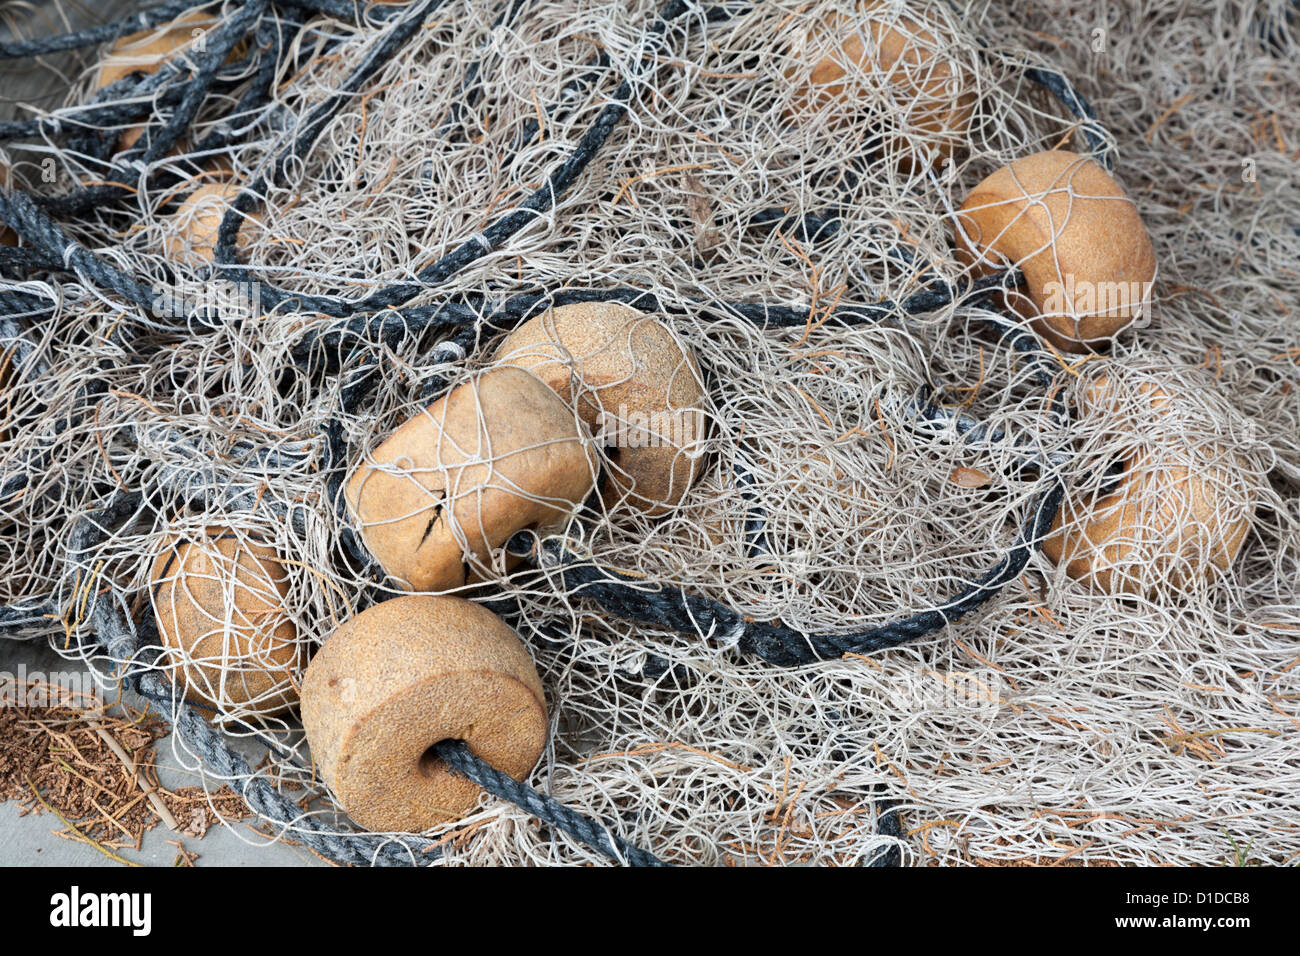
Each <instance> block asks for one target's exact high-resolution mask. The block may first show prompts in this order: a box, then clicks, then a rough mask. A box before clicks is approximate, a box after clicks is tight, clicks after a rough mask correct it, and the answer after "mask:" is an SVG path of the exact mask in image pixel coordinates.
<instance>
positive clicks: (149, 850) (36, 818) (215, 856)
mask: <svg viewBox="0 0 1300 956" xmlns="http://www.w3.org/2000/svg"><path fill="white" fill-rule="evenodd" d="M24 665H25V667H26V670H27V673H29V674H30V673H31V672H33V671H40V672H42V673H45V674H51V673H61V674H62V673H74V672H77V671H78V670H79V668H76V667H72V666H69V663H68V661H65V660H64V659H63V658H61V657H59V655H57V654H55V653H54V651H52V650H51V649H50V648H49V647H48V646H47V645H46V643H45V642H44V641H43V640H36V641H6V640H0V673H8V674H18V673H19V668H20V666H24ZM158 778H159V781H160V782H161V783H162V785H163V786H165V787H181V786H187V785H191V784H194V783H197V781H196V780H195V778H194V776H193V775H192V774H191V773H190V772H188V771H186V770H184V769H183V768H182V767H181V766H180V764H179V763H178V762H177V761H176V759H175V758H174V757H173V755H172V752H171V744H170V738H169V739H168V740H162V741H159V743H158ZM63 829H64V827H63V824H61V823H60V822H59V820H58V818H57V817H55V816H54V815H52V814H49V813H40V814H37V813H28V814H27V815H26V816H20V807H19V806H18V804H16V803H0V866H121V864H120V863H118V862H116V861H114V860H111V859H109V858H108V857H106V856H104V855H103V854H101V853H100V852H99V851H98V850H96V849H95V848H94V847H91V846H88V845H87V844H85V843H82V842H80V841H77V840H72V839H65V838H63V837H59V836H56V835H55V832H56V831H61V830H63ZM241 836H242V838H243V839H241ZM169 840H179V841H180V842H181V844H182V845H183V846H184V848H185V849H186V850H187V851H190V852H194V853H198V854H199V858H198V860H197V861H195V865H196V866H300V865H316V866H324V865H325V864H324V863H322V862H321V861H320V860H319V859H318V858H317V857H315V856H313V855H312V854H311V853H309V852H307V850H305V849H303V848H302V847H296V846H290V845H288V844H285V843H275V844H271V845H261V846H256V845H250V842H249V841H251V842H252V843H257V844H265V843H266V838H265V837H262V836H260V835H258V834H256V833H253V832H252V831H251V830H250V829H249V827H248V825H247V823H246V822H238V823H234V824H232V825H231V826H230V827H213V828H212V829H210V830H208V832H207V833H206V834H205V835H204V837H203V838H202V839H201V840H199V839H194V838H192V837H188V836H179V835H177V834H175V833H173V832H172V831H170V830H168V829H167V828H166V827H164V826H161V825H160V826H158V827H155V828H154V829H153V830H151V831H149V832H148V833H146V834H145V837H144V839H143V840H142V841H141V848H140V850H138V851H137V850H134V849H128V850H123V851H121V853H120V855H121V856H122V857H124V858H125V859H128V860H132V861H134V862H137V863H141V864H143V865H145V866H171V865H172V861H173V860H174V859H175V858H176V853H177V848H176V847H175V846H172V845H171V844H169V843H168V842H167V841H169Z"/></svg>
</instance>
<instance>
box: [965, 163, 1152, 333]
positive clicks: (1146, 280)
mask: <svg viewBox="0 0 1300 956" xmlns="http://www.w3.org/2000/svg"><path fill="white" fill-rule="evenodd" d="M957 220H958V223H959V224H960V226H961V228H960V229H956V230H955V232H956V245H957V256H958V259H959V260H960V261H961V262H962V263H964V264H966V265H972V264H974V265H975V268H974V269H973V270H972V271H973V274H974V275H984V274H987V273H990V272H993V271H994V270H995V269H997V268H999V267H1002V266H1004V265H1011V266H1014V267H1016V268H1018V269H1020V270H1021V271H1022V272H1023V273H1024V275H1025V281H1026V285H1025V287H1024V288H1023V290H1022V294H1018V295H1013V296H1011V297H1009V298H1010V304H1011V305H1012V306H1013V308H1015V309H1016V311H1017V312H1019V313H1020V314H1021V315H1022V316H1023V317H1024V318H1025V319H1027V320H1029V321H1030V322H1031V323H1032V325H1033V327H1034V329H1035V331H1037V332H1038V333H1039V334H1040V335H1042V336H1043V337H1044V338H1046V339H1047V340H1048V341H1049V342H1051V343H1052V344H1053V345H1054V346H1056V347H1057V348H1059V349H1064V350H1066V351H1070V352H1088V351H1093V350H1095V349H1097V348H1101V347H1104V346H1105V345H1107V344H1108V343H1109V342H1110V340H1111V339H1112V338H1113V337H1114V336H1115V335H1116V334H1118V333H1119V332H1120V331H1121V330H1123V329H1124V328H1125V327H1126V326H1128V325H1129V323H1131V322H1132V321H1133V320H1134V319H1135V318H1136V317H1137V316H1138V315H1139V313H1141V312H1142V311H1144V310H1145V309H1146V308H1147V307H1148V301H1149V297H1150V290H1151V284H1152V283H1153V282H1154V281H1155V275H1156V259H1155V251H1154V250H1153V249H1152V247H1151V237H1150V236H1149V235H1148V234H1147V230H1146V227H1145V226H1144V225H1143V224H1142V219H1141V217H1140V216H1139V215H1138V212H1137V207H1135V206H1134V205H1133V201H1132V200H1131V199H1129V197H1128V195H1127V194H1126V193H1125V192H1124V189H1123V187H1121V186H1120V184H1119V183H1117V182H1116V181H1115V179H1114V178H1113V177H1112V176H1111V175H1110V173H1108V172H1106V170H1104V169H1102V168H1101V166H1100V165H1098V164H1097V162H1096V161H1094V160H1092V159H1089V158H1086V157H1084V156H1080V155H1078V154H1077V153H1072V152H1069V151H1067V150H1048V151H1046V152H1042V153H1034V154H1033V155H1031V156H1025V157H1023V158H1021V159H1018V160H1016V161H1015V162H1014V163H1012V164H1011V165H1009V166H1003V167H1002V168H1001V169H999V170H997V171H996V172H994V173H993V174H992V175H990V176H988V177H987V178H986V179H985V180H984V181H983V182H981V183H980V184H979V185H978V186H976V187H975V188H974V190H972V191H971V193H970V195H969V196H967V197H966V201H965V202H963V203H962V205H961V208H960V209H959V210H958V213H957Z"/></svg>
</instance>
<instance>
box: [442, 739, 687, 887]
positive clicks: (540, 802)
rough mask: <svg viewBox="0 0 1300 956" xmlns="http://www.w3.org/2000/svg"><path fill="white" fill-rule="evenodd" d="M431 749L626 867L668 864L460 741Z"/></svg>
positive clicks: (453, 766) (469, 777) (494, 791)
mask: <svg viewBox="0 0 1300 956" xmlns="http://www.w3.org/2000/svg"><path fill="white" fill-rule="evenodd" d="M434 752H435V753H436V754H437V755H438V756H439V757H440V758H441V759H442V760H443V761H445V762H446V763H447V765H448V766H449V767H450V768H451V770H452V771H453V772H454V773H456V774H458V775H460V776H462V777H465V778H466V779H467V780H470V781H471V782H473V783H476V784H478V785H479V786H480V787H482V788H483V789H484V790H486V791H487V792H488V793H491V794H494V795H495V796H498V797H501V798H502V799H503V800H509V801H510V802H511V803H513V804H516V805H517V806H519V807H522V808H523V809H525V810H527V811H528V812H529V813H531V814H532V815H533V816H535V817H537V819H539V820H541V821H542V822H544V823H549V824H550V825H551V826H553V827H557V828H558V829H560V830H563V831H564V832H565V833H567V834H569V836H571V837H573V838H574V839H575V840H578V841H579V842H581V843H585V844H586V845H587V846H589V847H591V848H592V849H595V850H599V851H600V852H601V853H604V854H605V855H606V856H607V857H609V858H610V859H611V860H615V861H617V862H618V863H622V864H625V865H627V866H668V865H669V864H667V863H665V862H664V861H663V860H661V859H659V857H657V856H655V855H654V854H653V853H651V852H650V851H648V850H643V849H641V848H640V847H638V846H635V845H634V844H631V843H629V842H628V841H627V840H624V839H623V838H622V837H620V836H618V835H617V834H615V833H612V832H611V831H610V829H609V828H608V827H607V826H605V825H604V824H603V823H601V822H600V821H598V820H593V819H592V818H591V817H588V816H584V815H583V814H581V813H579V812H578V811H576V810H574V809H572V808H571V807H567V806H565V805H564V804H563V803H560V802H559V801H558V800H553V799H552V798H550V797H548V796H546V795H545V794H542V793H538V792H537V791H536V790H534V789H533V788H532V787H529V786H527V785H526V784H522V783H520V782H519V781H518V780H516V779H515V778H514V777H512V776H510V775H509V774H508V773H502V772H501V771H500V770H497V769H496V768H495V767H493V766H492V765H491V764H490V763H488V762H487V761H485V760H482V759H481V758H479V757H477V756H475V754H474V753H473V751H471V750H470V749H469V747H467V746H466V745H465V742H464V741H462V740H444V741H442V742H441V743H439V744H438V745H437V746H435V747H434Z"/></svg>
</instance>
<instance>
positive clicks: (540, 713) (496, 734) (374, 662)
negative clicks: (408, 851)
mask: <svg viewBox="0 0 1300 956" xmlns="http://www.w3.org/2000/svg"><path fill="white" fill-rule="evenodd" d="M302 723H303V729H304V730H305V731H306V733H307V740H308V743H309V744H310V746H311V752H312V757H313V759H314V760H315V762H316V767H317V768H318V769H319V771H320V774H321V776H322V777H323V778H324V780H325V782H326V783H328V784H329V786H330V789H331V790H332V791H333V792H334V795H335V797H337V798H338V802H339V804H340V805H341V806H342V807H343V809H344V810H345V811H347V813H348V815H349V816H350V817H351V818H352V819H353V820H355V821H356V822H357V823H358V824H360V825H361V826H363V827H366V828H367V829H370V830H380V831H399V832H418V831H421V830H427V829H428V828H429V827H432V826H436V825H438V824H440V823H446V822H448V821H451V820H456V819H459V818H460V817H462V816H464V815H465V814H466V813H468V812H469V811H470V810H472V809H473V808H474V805H475V803H476V802H477V801H478V797H479V794H480V792H481V791H480V790H479V788H478V786H477V785H475V784H473V783H471V782H470V781H468V780H466V779H464V778H463V777H458V776H454V775H453V774H452V773H451V772H450V771H449V770H448V769H447V767H446V766H445V765H444V764H443V763H442V761H440V760H439V759H438V758H437V757H436V756H434V752H433V748H434V746H435V745H436V744H438V743H440V742H442V741H444V740H463V741H464V742H465V743H466V745H467V746H468V747H469V749H470V750H471V751H472V752H473V753H474V754H475V755H477V756H478V757H480V758H481V759H483V760H485V761H486V762H487V763H489V764H491V765H492V766H493V767H495V768H496V769H498V770H500V771H502V772H504V773H507V774H509V775H510V776H512V777H514V778H515V779H521V778H522V777H523V776H524V775H526V774H527V773H528V772H529V770H531V769H532V767H533V765H534V764H536V763H537V758H538V757H539V756H541V753H542V749H543V748H544V747H545V745H546V733H547V722H546V701H545V697H544V695H543V693H542V682H541V680H540V679H539V678H538V676H537V670H536V668H535V667H534V666H533V662H532V658H530V657H529V656H528V651H527V650H526V649H525V648H524V646H523V644H521V643H520V642H519V638H518V637H516V636H515V633H514V631H512V630H511V629H510V628H509V627H508V626H506V624H505V623H504V622H503V621H501V619H500V618H498V617H497V616H496V615H494V614H492V612H490V611H488V610H487V609H486V608H484V607H482V606H480V605H478V604H474V603H472V602H470V601H465V600H462V599H460V598H455V597H449V596H444V595H404V596H402V597H396V598H393V599H391V600H388V601H384V602H382V603H380V604H376V605H374V606H373V607H370V608H368V609H367V610H365V611H363V612H361V613H360V614H358V615H357V616H356V617H354V618H352V619H351V620H349V621H347V622H346V623H344V624H343V625H342V626H341V627H340V628H338V630H336V631H335V632H334V633H333V635H331V636H330V638H329V639H328V640H327V641H326V642H325V644H324V646H323V647H322V648H321V649H320V651H319V652H317V654H316V656H315V657H314V658H313V659H312V662H311V664H310V665H309V666H308V668H307V673H306V675H305V676H304V678H303V685H302Z"/></svg>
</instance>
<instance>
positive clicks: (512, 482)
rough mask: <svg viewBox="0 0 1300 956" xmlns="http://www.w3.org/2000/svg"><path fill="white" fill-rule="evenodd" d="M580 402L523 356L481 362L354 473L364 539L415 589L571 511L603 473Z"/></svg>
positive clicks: (356, 515)
mask: <svg viewBox="0 0 1300 956" xmlns="http://www.w3.org/2000/svg"><path fill="white" fill-rule="evenodd" d="M596 469H597V463H596V458H595V454H594V452H593V451H592V450H591V448H590V442H589V441H588V439H587V436H586V435H585V434H584V433H583V430H582V425H581V423H580V422H579V421H578V420H577V419H576V418H575V417H574V413H573V410H572V409H571V408H569V407H568V406H567V405H565V404H564V402H562V401H561V400H560V398H559V396H557V395H556V394H555V392H554V391H552V390H551V389H550V388H549V387H548V386H547V385H545V384H544V383H543V382H542V381H541V380H540V379H538V378H537V376H535V375H533V374H531V373H529V372H526V371H524V370H523V369H520V368H515V367H514V366H501V367H497V368H491V369H488V370H487V371H484V372H481V373H479V374H478V375H476V376H475V377H474V378H472V379H470V380H469V381H466V382H464V383H463V384H461V385H459V386H457V387H456V388H454V389H452V390H451V391H450V392H448V393H447V394H446V395H444V396H443V397H442V398H440V399H438V401H436V402H434V403H433V404H432V405H430V406H429V407H428V408H426V409H424V410H423V411H421V412H420V413H419V414H417V415H415V416H414V417H412V418H410V419H409V420H407V421H406V422H405V423H403V424H402V425H400V426H399V427H398V428H397V429H396V430H394V431H393V433H392V434H391V435H389V436H388V438H387V439H385V440H384V442H383V443H382V444H380V445H379V447H377V448H376V449H375V450H374V451H373V452H372V453H371V454H369V455H368V456H367V457H366V458H365V459H364V460H363V461H362V462H361V464H360V465H359V466H358V467H357V469H356V471H355V472H353V474H352V476H351V477H350V478H349V479H348V483H347V487H346V489H345V495H346V499H347V504H348V508H349V510H350V512H351V515H352V517H353V520H354V521H355V522H356V523H357V525H358V527H359V528H360V530H361V537H362V540H363V541H364V542H365V545H366V547H367V548H368V549H369V550H370V553H371V554H372V555H374V557H375V560H377V561H378V562H379V563H380V565H381V566H382V567H383V569H384V570H385V571H386V572H387V573H388V574H389V575H391V576H393V577H395V578H397V579H399V580H400V581H403V582H405V584H406V585H407V586H408V587H409V588H411V589H412V590H415V591H446V590H449V589H451V588H456V587H460V586H462V585H464V584H465V583H466V582H467V581H472V580H474V578H475V574H474V570H473V569H472V568H471V567H470V565H471V564H478V565H480V566H482V565H486V564H489V563H490V562H491V560H492V553H493V551H494V550H495V549H497V548H500V547H501V546H502V545H503V544H505V542H506V541H508V540H509V539H510V537H511V536H512V535H513V534H515V533H516V532H517V531H521V530H524V529H526V528H532V529H544V528H548V527H552V526H555V525H558V524H560V523H562V522H563V521H564V520H565V519H566V518H568V517H569V515H571V514H572V513H573V511H574V510H575V509H576V508H577V507H578V506H579V505H580V504H581V503H582V502H583V500H584V499H585V498H586V497H587V495H588V494H589V493H590V492H591V489H592V488H593V487H594V485H595V476H596Z"/></svg>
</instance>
